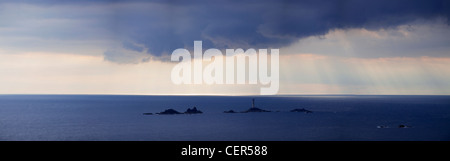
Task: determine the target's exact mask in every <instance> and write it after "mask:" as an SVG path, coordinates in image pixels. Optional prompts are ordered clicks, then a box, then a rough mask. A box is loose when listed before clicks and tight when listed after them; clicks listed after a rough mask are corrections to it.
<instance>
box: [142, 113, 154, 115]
mask: <svg viewBox="0 0 450 161" xmlns="http://www.w3.org/2000/svg"><path fill="white" fill-rule="evenodd" d="M143 115H153V113H143Z"/></svg>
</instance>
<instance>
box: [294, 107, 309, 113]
mask: <svg viewBox="0 0 450 161" xmlns="http://www.w3.org/2000/svg"><path fill="white" fill-rule="evenodd" d="M291 112H304V113H312V111H310V110H307V109H304V108H296V109H293V110H291Z"/></svg>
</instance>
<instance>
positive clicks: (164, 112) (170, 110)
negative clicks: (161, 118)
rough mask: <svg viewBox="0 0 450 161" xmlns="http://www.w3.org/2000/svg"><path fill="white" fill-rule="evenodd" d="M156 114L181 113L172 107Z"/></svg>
mask: <svg viewBox="0 0 450 161" xmlns="http://www.w3.org/2000/svg"><path fill="white" fill-rule="evenodd" d="M156 114H159V115H173V114H182V113H181V112H178V111H176V110H174V109H167V110H165V111H163V112H160V113H156Z"/></svg>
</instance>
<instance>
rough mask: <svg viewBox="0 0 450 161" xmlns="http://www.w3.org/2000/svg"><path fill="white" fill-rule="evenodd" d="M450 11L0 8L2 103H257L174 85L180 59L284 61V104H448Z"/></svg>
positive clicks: (429, 4) (334, 3)
mask: <svg viewBox="0 0 450 161" xmlns="http://www.w3.org/2000/svg"><path fill="white" fill-rule="evenodd" d="M449 8H450V2H449V1H445V0H394V1H392V0H377V1H365V0H324V1H313V0H299V1H289V0H285V1H277V0H267V1H237V0H228V1H225V0H218V1H206V0H195V1H182V0H179V1H177V0H169V1H162V0H160V1H159V0H158V1H144V0H131V1H120V0H114V1H106V0H100V1H88V0H81V1H67V0H59V1H57V0H34V1H26V0H15V1H13V0H3V1H0V94H143V95H252V94H259V90H260V88H261V87H262V86H264V85H261V84H256V85H249V84H244V85H238V84H234V85H230V84H228V85H221V84H212V85H208V84H201V85H183V84H182V85H176V84H173V83H172V81H171V71H172V69H173V67H174V66H175V65H177V63H178V62H171V61H170V56H171V53H172V52H173V51H174V50H175V49H178V48H185V49H187V50H189V51H192V50H193V46H194V41H202V43H203V49H208V48H217V49H219V50H222V51H223V50H225V49H237V48H242V49H245V50H246V49H249V48H254V49H279V55H280V58H279V64H280V68H279V74H280V76H279V91H278V94H280V95H283V94H394V95H396V94H401V95H405V94H411V95H422V94H423V95H428V94H430V95H439V94H445V95H448V94H450V45H449V44H450V26H449V25H450V21H449V17H450V10H449Z"/></svg>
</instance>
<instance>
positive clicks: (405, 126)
mask: <svg viewBox="0 0 450 161" xmlns="http://www.w3.org/2000/svg"><path fill="white" fill-rule="evenodd" d="M398 128H411V126H408V125H403V124H400V125H398Z"/></svg>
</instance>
